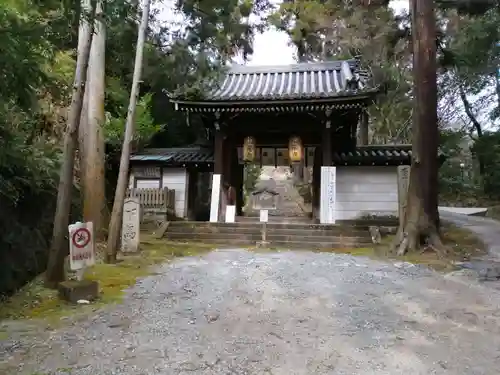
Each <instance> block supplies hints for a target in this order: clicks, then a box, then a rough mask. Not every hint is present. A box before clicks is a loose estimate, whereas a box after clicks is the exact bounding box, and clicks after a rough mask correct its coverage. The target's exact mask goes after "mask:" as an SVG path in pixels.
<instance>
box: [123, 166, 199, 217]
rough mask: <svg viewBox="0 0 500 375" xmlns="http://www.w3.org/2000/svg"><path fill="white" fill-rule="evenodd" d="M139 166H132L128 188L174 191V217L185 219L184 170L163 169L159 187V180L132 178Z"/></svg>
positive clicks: (186, 184) (185, 193)
mask: <svg viewBox="0 0 500 375" xmlns="http://www.w3.org/2000/svg"><path fill="white" fill-rule="evenodd" d="M140 168H141V167H140V166H134V167H133V168H132V169H131V172H130V177H129V188H133V187H134V183H135V186H136V187H137V188H139V189H141V188H142V189H148V188H156V189H157V188H160V187H167V188H169V189H173V190H175V215H176V216H178V217H186V215H187V186H188V182H189V181H188V179H189V178H188V173H187V171H186V169H185V168H163V171H162V172H163V173H162V183H161V186H160V183H159V180H154V179H137V181H136V178H135V176H134V171H137V170H139V169H140Z"/></svg>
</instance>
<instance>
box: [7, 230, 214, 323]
mask: <svg viewBox="0 0 500 375" xmlns="http://www.w3.org/2000/svg"><path fill="white" fill-rule="evenodd" d="M213 248H214V246H208V245H205V244H192V243H180V242H169V241H165V240H159V239H155V238H154V237H152V236H148V235H143V241H141V252H140V253H139V254H137V255H126V256H121V257H120V258H119V262H118V263H116V264H104V263H97V264H96V265H94V266H93V267H90V268H89V269H88V270H87V271H86V273H85V278H86V279H88V280H97V281H98V282H99V288H100V296H99V300H98V301H97V302H96V303H92V304H90V305H81V306H75V305H71V304H69V303H66V302H64V301H61V300H60V299H59V298H58V296H57V291H55V290H51V289H46V288H44V286H43V277H42V276H40V277H38V278H36V279H35V280H33V281H32V282H30V283H28V284H27V285H25V286H24V287H23V288H22V289H21V290H19V292H18V293H16V294H15V295H14V296H12V297H11V298H9V299H8V300H6V301H3V302H2V303H1V304H0V320H3V319H22V318H43V319H47V320H49V322H56V321H59V320H61V318H62V317H65V316H68V315H72V314H75V313H88V312H92V311H95V310H97V309H99V308H100V307H102V306H103V305H105V304H108V303H115V302H120V301H121V299H122V296H123V292H124V290H125V289H127V288H129V287H131V286H133V285H135V283H136V282H137V279H139V278H141V277H145V276H148V275H150V274H151V273H152V272H153V269H152V266H154V265H157V264H161V263H164V262H167V261H169V260H172V259H174V258H176V257H183V256H193V255H197V254H202V253H206V252H208V251H210V250H212V249H213Z"/></svg>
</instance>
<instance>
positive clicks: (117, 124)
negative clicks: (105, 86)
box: [104, 94, 161, 146]
mask: <svg viewBox="0 0 500 375" xmlns="http://www.w3.org/2000/svg"><path fill="white" fill-rule="evenodd" d="M151 99H152V95H151V94H147V95H145V96H143V97H142V98H141V99H139V101H138V102H137V107H136V118H135V133H134V138H133V139H134V141H135V142H136V143H137V144H139V145H141V144H143V143H146V142H148V141H149V140H150V139H151V137H152V136H153V135H154V134H156V133H157V132H158V131H160V129H161V127H160V126H159V125H156V124H155V123H154V120H153V118H152V116H151V109H150V107H151ZM121 114H122V116H121V117H114V116H113V115H112V114H111V113H109V112H107V113H106V125H105V127H104V134H105V137H106V143H108V144H110V145H113V146H120V145H121V144H122V142H123V136H124V135H125V122H126V120H127V112H126V110H125V111H124V112H122V113H121Z"/></svg>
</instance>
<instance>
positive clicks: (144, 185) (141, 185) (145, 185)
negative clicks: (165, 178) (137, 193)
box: [135, 179, 160, 189]
mask: <svg viewBox="0 0 500 375" xmlns="http://www.w3.org/2000/svg"><path fill="white" fill-rule="evenodd" d="M135 187H136V188H137V189H159V188H160V180H158V179H152V180H144V179H140V180H137V182H136V184H135Z"/></svg>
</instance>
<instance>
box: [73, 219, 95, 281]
mask: <svg viewBox="0 0 500 375" xmlns="http://www.w3.org/2000/svg"><path fill="white" fill-rule="evenodd" d="M68 230H69V265H70V268H71V269H72V270H73V271H77V277H78V280H82V278H83V273H84V271H85V268H87V267H89V266H92V265H94V264H95V247H94V228H93V224H92V223H91V222H88V223H80V222H77V223H75V224H71V225H69V226H68Z"/></svg>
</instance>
